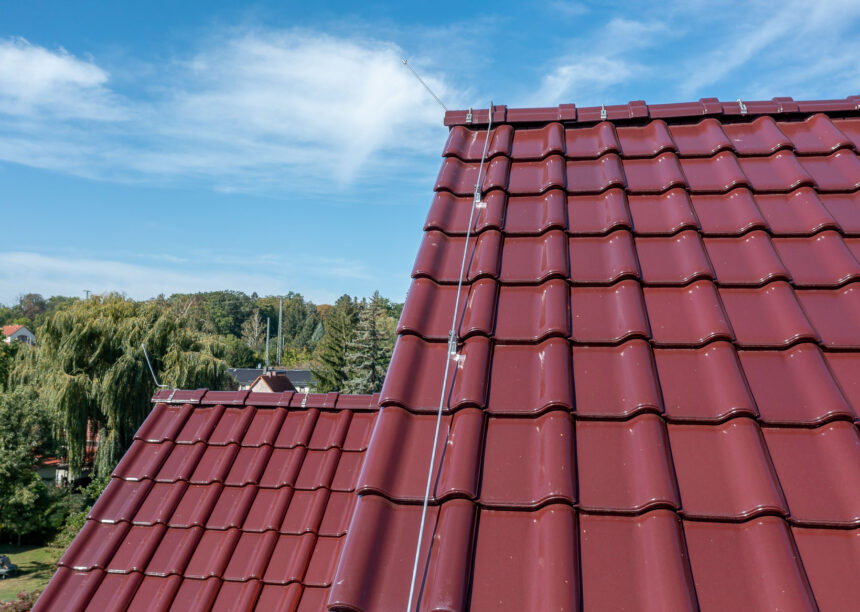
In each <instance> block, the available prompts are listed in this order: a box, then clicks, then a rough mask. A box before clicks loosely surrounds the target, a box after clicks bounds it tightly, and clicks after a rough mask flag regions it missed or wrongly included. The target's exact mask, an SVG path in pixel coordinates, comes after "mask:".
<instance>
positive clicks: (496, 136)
mask: <svg viewBox="0 0 860 612" xmlns="http://www.w3.org/2000/svg"><path fill="white" fill-rule="evenodd" d="M513 137H514V129H513V127H511V126H510V125H500V126H498V127H496V128H493V129H492V130H490V141H489V143H487V130H470V129H468V128H466V127H463V126H462V125H458V126H455V127H453V128H451V132H450V134H448V142H446V143H445V148H444V149H443V150H442V156H443V157H450V156H454V157H458V158H460V159H461V160H463V161H481V156H482V155H483V153H484V145H485V144H486V145H487V158H488V159H489V158H490V157H493V156H495V155H499V154H502V155H509V154H510V152H511V141H512V140H513Z"/></svg>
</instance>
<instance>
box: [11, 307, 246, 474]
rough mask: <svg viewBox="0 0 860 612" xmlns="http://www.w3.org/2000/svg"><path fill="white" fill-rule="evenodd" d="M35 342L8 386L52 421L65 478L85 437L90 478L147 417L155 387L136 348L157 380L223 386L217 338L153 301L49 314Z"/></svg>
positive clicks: (79, 460)
mask: <svg viewBox="0 0 860 612" xmlns="http://www.w3.org/2000/svg"><path fill="white" fill-rule="evenodd" d="M37 337H38V343H37V346H36V349H35V350H33V351H26V352H25V354H24V358H23V359H19V360H18V362H17V364H16V366H15V369H14V370H13V373H12V376H11V377H10V386H11V387H12V388H15V387H18V386H29V387H31V388H33V389H37V390H38V391H39V395H40V400H41V401H42V402H44V405H46V406H48V407H49V408H50V409H51V410H52V411H53V413H54V414H55V415H56V418H57V421H58V424H59V426H60V428H61V429H62V431H63V435H64V438H65V441H66V445H67V448H66V454H67V456H68V461H69V468H70V472H71V475H72V477H73V478H74V477H78V476H80V474H81V470H82V468H83V463H84V457H85V454H86V443H87V431H88V428H89V429H91V430H92V431H97V432H98V434H99V441H98V449H97V452H96V456H95V460H94V468H95V473H96V475H101V474H106V473H109V472H110V471H111V470H112V469H113V468H114V466H115V465H116V464H117V462H118V461H119V459H120V458H121V457H122V455H123V454H124V453H125V451H126V449H127V448H128V447H129V445H130V444H131V441H132V437H133V435H134V433H135V432H136V431H137V429H138V427H140V424H141V423H142V422H143V419H144V418H145V417H146V415H147V414H148V413H149V411H150V408H151V404H150V398H151V397H152V394H153V392H154V391H155V384H154V382H153V380H152V377H151V375H150V372H149V369H148V367H147V365H146V361H145V358H144V353H143V350H142V349H141V344H142V343H146V347H147V349H148V352H149V355H150V359H151V361H152V366H153V368H154V369H155V371H156V373H157V374H158V377H159V380H160V381H161V382H162V383H164V384H167V385H169V386H172V387H177V388H184V389H189V388H196V387H209V388H213V389H218V388H230V386H231V385H232V384H233V381H232V379H231V378H230V376H229V375H228V374H227V363H226V362H225V361H224V357H225V353H226V350H227V347H226V345H225V343H224V342H223V341H222V340H220V339H219V338H217V337H215V336H211V335H206V334H202V333H200V332H197V331H194V330H192V329H189V328H188V327H186V326H185V325H184V324H183V322H182V320H181V318H180V317H179V316H177V314H176V312H175V311H173V310H171V309H167V308H165V307H164V306H163V305H162V304H159V303H158V302H134V301H133V300H129V299H127V298H125V297H122V296H119V295H107V296H101V297H96V298H93V299H90V300H85V301H77V302H75V303H73V304H71V305H69V306H68V307H67V308H66V309H64V310H60V311H57V312H56V313H54V314H53V315H51V316H49V317H48V318H47V319H46V320H45V323H44V324H43V325H42V326H41V327H40V328H39V329H38V332H37Z"/></svg>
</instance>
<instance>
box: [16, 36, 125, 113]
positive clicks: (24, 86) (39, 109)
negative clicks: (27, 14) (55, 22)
mask: <svg viewBox="0 0 860 612" xmlns="http://www.w3.org/2000/svg"><path fill="white" fill-rule="evenodd" d="M108 78H109V77H108V73H107V72H105V71H104V70H102V69H101V68H99V67H98V66H97V65H95V64H93V63H91V62H86V61H83V60H81V59H78V58H76V57H74V56H72V55H70V54H69V53H68V52H66V51H65V50H64V49H58V50H57V51H50V50H48V49H45V48H44V47H38V46H35V45H31V44H30V43H29V42H27V41H26V40H25V39H23V38H12V39H6V40H2V39H0V113H6V114H10V115H25V116H33V115H37V114H46V115H51V116H55V117H60V118H77V119H98V120H105V119H117V118H119V117H121V116H122V115H123V112H122V109H121V108H120V107H119V106H118V105H117V103H116V100H114V99H113V95H112V94H111V92H110V91H109V90H108V89H107V82H108Z"/></svg>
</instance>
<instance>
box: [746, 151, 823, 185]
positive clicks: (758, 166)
mask: <svg viewBox="0 0 860 612" xmlns="http://www.w3.org/2000/svg"><path fill="white" fill-rule="evenodd" d="M738 162H739V163H740V165H741V170H743V173H744V174H745V175H746V176H747V178H748V179H749V182H750V186H751V188H752V189H753V190H754V191H763V192H789V191H792V190H794V189H797V188H798V187H804V186H814V185H815V179H814V178H813V177H812V176H810V174H808V173H807V171H806V170H805V168H804V166H803V165H802V164H800V163H799V161H798V158H797V157H796V156H795V155H794V153H792V152H791V151H780V152H779V153H775V154H774V155H771V156H770V157H740V158H738Z"/></svg>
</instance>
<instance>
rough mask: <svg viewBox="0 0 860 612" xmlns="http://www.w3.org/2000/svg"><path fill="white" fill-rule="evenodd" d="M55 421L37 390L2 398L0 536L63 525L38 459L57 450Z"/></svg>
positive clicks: (0, 410)
mask: <svg viewBox="0 0 860 612" xmlns="http://www.w3.org/2000/svg"><path fill="white" fill-rule="evenodd" d="M53 429H54V428H53V426H52V419H51V415H50V414H49V413H48V411H47V410H46V409H45V408H44V406H42V405H41V403H40V402H39V401H38V397H37V394H36V393H35V391H34V390H32V389H17V390H15V391H13V392H9V393H3V394H2V395H0V533H7V534H12V535H15V536H17V538H18V544H19V545H20V543H21V536H26V535H29V534H32V533H36V532H43V531H46V530H50V529H53V528H56V527H58V526H59V524H60V523H61V522H62V519H63V512H62V510H61V509H60V508H59V504H58V501H59V500H58V499H57V498H58V494H57V492H55V491H50V490H49V489H48V487H46V486H45V483H44V482H43V481H42V479H41V478H40V477H39V474H38V472H37V471H36V468H37V466H38V463H39V460H40V458H42V457H45V456H52V455H53V453H54V451H55V450H56V445H55V442H54V438H53V436H52V432H53Z"/></svg>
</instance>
